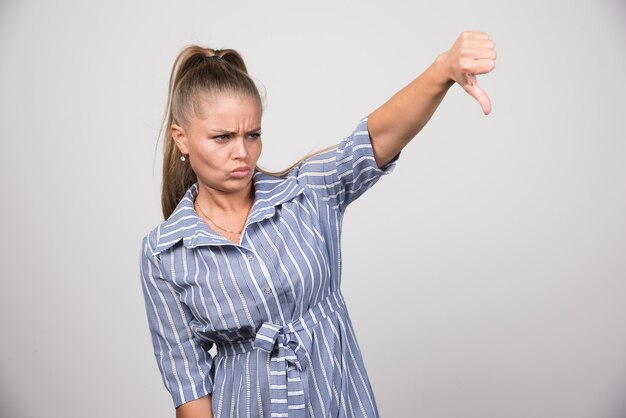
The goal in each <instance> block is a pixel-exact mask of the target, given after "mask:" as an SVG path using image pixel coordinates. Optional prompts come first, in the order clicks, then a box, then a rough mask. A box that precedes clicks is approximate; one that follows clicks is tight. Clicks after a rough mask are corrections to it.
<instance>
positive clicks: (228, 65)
mask: <svg viewBox="0 0 626 418" xmlns="http://www.w3.org/2000/svg"><path fill="white" fill-rule="evenodd" d="M215 93H239V94H243V95H245V96H248V97H252V98H254V99H256V100H257V101H258V103H259V106H261V97H260V95H259V91H258V90H257V88H256V85H255V84H254V82H253V81H252V79H251V78H250V77H249V76H248V71H247V69H246V65H245V63H244V61H243V58H242V57H241V55H239V53H238V52H237V51H235V50H233V49H222V50H214V49H211V48H203V47H200V46H197V45H190V46H188V47H186V48H184V49H183V50H182V51H181V52H180V53H179V54H178V56H177V57H176V60H175V61H174V65H173V66H172V72H171V74H170V80H169V89H168V97H167V105H166V109H165V115H164V117H163V125H162V129H161V135H162V136H163V141H164V145H163V184H162V189H161V209H162V211H163V216H164V218H165V219H167V218H168V217H169V216H170V215H171V214H172V212H174V209H175V208H176V205H178V202H179V201H180V200H181V199H182V197H183V196H184V195H185V192H186V191H187V190H188V189H189V188H190V187H191V186H192V185H193V184H194V183H195V182H196V181H197V177H196V174H195V173H194V172H193V170H192V169H191V165H190V164H189V160H188V159H186V160H185V161H183V160H182V159H181V156H182V154H181V153H180V151H179V149H178V147H177V146H176V143H175V142H174V139H173V138H172V134H171V127H172V125H174V124H176V125H180V126H185V125H186V124H187V123H188V121H189V119H190V116H192V113H195V116H199V115H198V109H200V102H201V99H202V98H203V97H205V95H207V94H208V95H210V94H215Z"/></svg>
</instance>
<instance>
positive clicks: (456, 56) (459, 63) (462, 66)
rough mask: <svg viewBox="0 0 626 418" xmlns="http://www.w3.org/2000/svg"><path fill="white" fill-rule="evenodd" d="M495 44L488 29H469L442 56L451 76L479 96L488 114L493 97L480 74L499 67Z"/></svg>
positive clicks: (478, 98) (446, 69)
mask: <svg viewBox="0 0 626 418" xmlns="http://www.w3.org/2000/svg"><path fill="white" fill-rule="evenodd" d="M495 45H496V44H495V43H494V42H493V41H492V40H491V39H489V35H487V34H486V33H484V32H477V31H466V32H463V33H461V35H459V37H458V38H457V40H456V41H455V42H454V45H452V47H451V48H450V49H449V50H448V51H446V52H444V53H443V54H441V56H440V58H441V60H442V62H443V64H444V68H445V71H446V72H447V75H448V77H449V78H450V79H451V80H454V81H456V82H457V83H458V84H459V85H460V86H461V87H463V89H464V90H465V91H466V92H468V93H469V94H470V95H471V96H472V97H473V98H475V99H476V100H478V103H480V107H481V108H482V110H483V113H484V114H485V115H488V114H489V113H491V101H490V100H489V96H487V93H485V92H484V91H483V90H482V89H481V88H480V87H478V82H477V81H476V75H478V74H485V73H488V72H490V71H492V70H493V69H494V68H495V67H496V51H495Z"/></svg>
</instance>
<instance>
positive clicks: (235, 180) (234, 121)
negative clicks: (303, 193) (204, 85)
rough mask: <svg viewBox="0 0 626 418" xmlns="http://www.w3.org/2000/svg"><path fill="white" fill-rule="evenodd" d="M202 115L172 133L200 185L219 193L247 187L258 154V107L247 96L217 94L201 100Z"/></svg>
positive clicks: (259, 146) (194, 117)
mask: <svg viewBox="0 0 626 418" xmlns="http://www.w3.org/2000/svg"><path fill="white" fill-rule="evenodd" d="M200 114H201V115H202V116H201V117H196V116H192V117H191V118H190V120H189V121H188V123H187V124H186V125H187V126H185V128H184V129H183V128H182V127H181V126H178V125H173V126H172V136H173V137H174V140H175V141H176V145H177V146H178V149H179V150H180V152H181V153H182V154H185V155H187V158H188V159H189V164H191V168H192V169H193V171H194V172H195V173H196V175H197V177H198V183H199V186H200V187H201V188H203V187H205V188H209V189H211V190H212V191H217V192H221V193H227V194H229V193H236V192H241V191H249V188H250V186H251V182H252V175H253V174H254V168H255V166H256V163H257V160H258V159H259V156H260V155H261V108H260V106H259V104H258V102H257V101H256V100H255V99H253V98H250V97H242V96H238V95H234V94H226V93H223V94H219V95H216V96H212V97H209V98H207V99H206V100H204V101H203V102H202V104H201V112H200Z"/></svg>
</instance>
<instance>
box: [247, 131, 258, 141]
mask: <svg viewBox="0 0 626 418" xmlns="http://www.w3.org/2000/svg"><path fill="white" fill-rule="evenodd" d="M260 137H261V132H254V133H251V134H248V139H250V140H252V141H254V140H255V139H259V138H260Z"/></svg>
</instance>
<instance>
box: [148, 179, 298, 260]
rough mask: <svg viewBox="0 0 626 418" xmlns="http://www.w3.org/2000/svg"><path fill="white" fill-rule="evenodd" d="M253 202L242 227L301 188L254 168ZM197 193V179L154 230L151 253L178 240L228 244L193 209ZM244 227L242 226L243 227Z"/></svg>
mask: <svg viewBox="0 0 626 418" xmlns="http://www.w3.org/2000/svg"><path fill="white" fill-rule="evenodd" d="M252 184H253V187H254V203H253V205H252V209H251V210H250V215H249V216H248V220H247V223H246V227H245V228H248V226H249V225H250V224H253V223H255V222H260V221H262V220H264V219H267V218H271V217H272V216H274V213H275V212H276V207H277V206H279V205H281V204H283V203H285V202H287V201H289V200H291V199H293V198H294V197H296V196H297V195H299V194H300V193H302V192H303V191H304V188H303V187H302V186H300V185H299V184H298V183H296V181H295V180H294V179H293V178H289V177H287V178H282V177H274V176H270V175H267V174H264V173H262V172H260V171H256V172H255V173H254V176H253V177H252ZM197 195H198V183H195V184H194V185H192V186H191V187H190V188H189V190H187V192H185V195H184V196H183V198H182V199H181V200H180V202H179V203H178V205H177V206H176V208H175V209H174V212H172V214H171V215H170V217H169V218H167V220H165V222H163V223H162V224H161V225H159V227H158V228H157V231H156V235H157V236H156V246H155V247H154V251H153V254H154V255H156V254H159V253H161V252H163V251H165V250H167V249H168V248H170V247H172V246H174V245H175V244H176V243H177V242H179V241H180V240H182V241H183V245H184V246H185V247H187V248H194V247H197V246H200V245H232V242H230V241H228V240H227V239H225V238H224V237H222V236H221V235H219V234H217V233H216V232H215V231H213V230H211V229H210V228H209V227H208V226H207V224H206V223H205V222H204V221H203V220H202V218H200V216H198V214H197V213H196V211H195V209H194V207H193V202H194V200H195V198H196V196H197ZM245 228H244V230H245Z"/></svg>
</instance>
